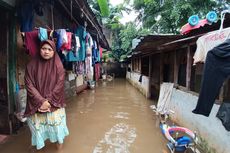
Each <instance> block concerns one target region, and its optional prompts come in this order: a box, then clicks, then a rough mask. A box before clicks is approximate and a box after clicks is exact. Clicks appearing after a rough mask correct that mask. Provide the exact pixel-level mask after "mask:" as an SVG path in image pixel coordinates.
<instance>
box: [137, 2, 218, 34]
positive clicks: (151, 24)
mask: <svg viewBox="0 0 230 153" xmlns="http://www.w3.org/2000/svg"><path fill="white" fill-rule="evenodd" d="M218 8H219V6H217V3H216V1H214V0H202V1H200V0H165V1H164V3H163V4H162V5H161V4H160V0H134V9H136V10H137V11H142V12H143V13H142V14H141V15H142V18H141V21H142V23H143V26H144V27H146V28H150V29H151V30H152V31H153V32H154V33H179V30H180V28H181V27H182V26H183V25H184V24H186V23H187V21H188V18H189V17H190V16H191V15H194V14H197V15H199V17H200V18H201V19H204V18H205V16H206V14H207V13H208V12H209V11H211V10H218ZM159 17H160V19H159Z"/></svg>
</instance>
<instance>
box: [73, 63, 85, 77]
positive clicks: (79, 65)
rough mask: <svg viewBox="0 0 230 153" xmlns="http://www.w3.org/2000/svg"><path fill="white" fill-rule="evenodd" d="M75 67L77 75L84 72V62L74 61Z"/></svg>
mask: <svg viewBox="0 0 230 153" xmlns="http://www.w3.org/2000/svg"><path fill="white" fill-rule="evenodd" d="M74 67H75V73H76V74H77V75H82V74H84V62H76V63H74Z"/></svg>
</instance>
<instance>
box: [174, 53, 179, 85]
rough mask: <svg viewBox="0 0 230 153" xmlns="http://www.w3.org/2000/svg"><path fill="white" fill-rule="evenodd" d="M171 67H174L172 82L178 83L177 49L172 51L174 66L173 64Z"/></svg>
mask: <svg viewBox="0 0 230 153" xmlns="http://www.w3.org/2000/svg"><path fill="white" fill-rule="evenodd" d="M173 69H174V71H173V72H174V77H173V78H174V81H173V82H174V83H175V84H178V70H179V68H178V61H177V51H175V52H174V66H173Z"/></svg>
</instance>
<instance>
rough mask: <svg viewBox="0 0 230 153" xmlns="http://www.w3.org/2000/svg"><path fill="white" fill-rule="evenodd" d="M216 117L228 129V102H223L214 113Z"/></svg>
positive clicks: (229, 107) (229, 118)
mask: <svg viewBox="0 0 230 153" xmlns="http://www.w3.org/2000/svg"><path fill="white" fill-rule="evenodd" d="M216 117H217V118H219V119H220V120H221V122H222V124H223V126H224V127H225V129H226V130H228V131H230V103H229V102H227V103H225V102H223V103H222V104H221V106H220V108H219V110H218V113H217V114H216Z"/></svg>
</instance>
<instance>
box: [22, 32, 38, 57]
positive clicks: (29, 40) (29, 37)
mask: <svg viewBox="0 0 230 153" xmlns="http://www.w3.org/2000/svg"><path fill="white" fill-rule="evenodd" d="M39 45H40V41H39V39H38V30H34V31H31V32H25V46H26V52H27V53H28V54H29V55H30V56H32V57H34V56H36V55H37V54H38V53H39Z"/></svg>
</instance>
